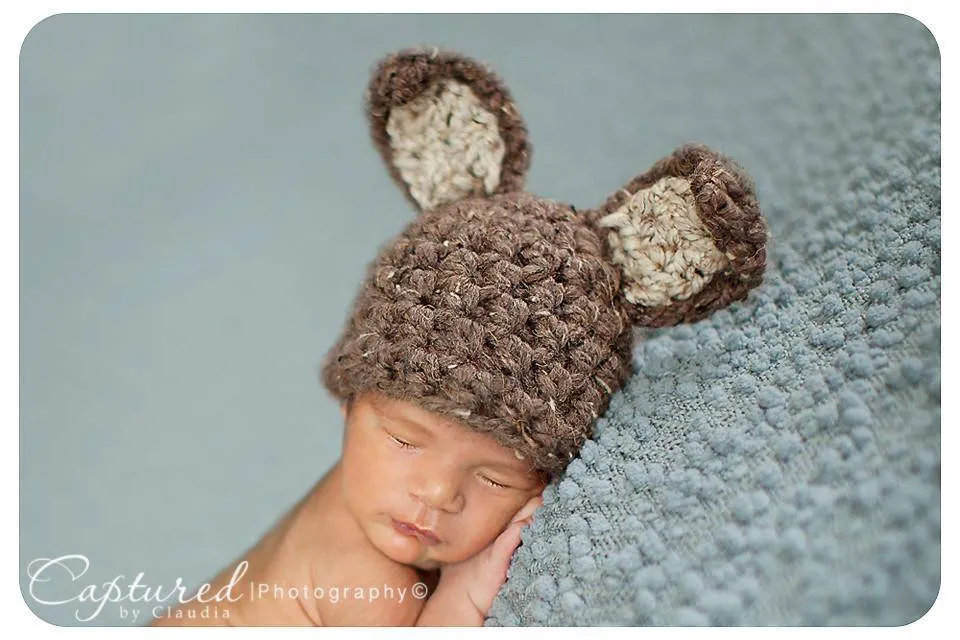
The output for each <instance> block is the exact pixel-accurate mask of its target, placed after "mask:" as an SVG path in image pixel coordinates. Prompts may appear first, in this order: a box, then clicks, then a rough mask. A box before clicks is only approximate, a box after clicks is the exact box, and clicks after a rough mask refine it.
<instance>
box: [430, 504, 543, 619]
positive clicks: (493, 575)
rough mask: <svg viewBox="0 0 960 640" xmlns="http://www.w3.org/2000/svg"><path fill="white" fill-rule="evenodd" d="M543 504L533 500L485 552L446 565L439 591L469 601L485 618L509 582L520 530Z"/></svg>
mask: <svg viewBox="0 0 960 640" xmlns="http://www.w3.org/2000/svg"><path fill="white" fill-rule="evenodd" d="M541 504H543V498H542V497H540V496H536V497H535V498H532V499H531V500H530V501H529V502H527V504H526V505H524V507H523V508H522V509H520V511H518V512H517V514H516V515H515V516H514V517H513V519H512V520H511V522H510V525H509V526H507V528H506V529H504V531H503V533H501V534H500V535H499V536H498V537H497V539H496V540H494V541H493V542H492V543H490V545H489V546H488V547H487V548H486V549H484V550H483V551H481V552H480V553H478V554H477V555H475V556H473V557H471V558H469V559H467V560H464V561H463V562H460V563H458V564H452V565H445V566H444V567H443V568H442V569H441V570H440V583H439V584H438V585H437V591H438V592H441V591H443V592H444V593H445V594H446V596H447V597H450V596H451V595H456V596H458V597H459V596H462V597H464V598H466V599H467V600H468V601H469V604H471V605H472V606H473V607H475V608H476V610H477V613H479V615H480V616H481V618H483V617H486V615H487V612H488V611H489V610H490V606H491V605H492V604H493V599H494V598H495V597H496V596H497V593H498V592H499V591H500V587H501V586H502V585H503V582H504V580H506V579H507V567H509V565H510V558H511V557H512V556H513V552H514V551H515V550H516V548H517V547H518V546H519V545H520V531H521V530H522V529H523V527H524V526H526V525H528V524H530V522H532V521H533V512H534V511H536V509H537V507H539V506H540V505H541ZM465 604H466V603H465Z"/></svg>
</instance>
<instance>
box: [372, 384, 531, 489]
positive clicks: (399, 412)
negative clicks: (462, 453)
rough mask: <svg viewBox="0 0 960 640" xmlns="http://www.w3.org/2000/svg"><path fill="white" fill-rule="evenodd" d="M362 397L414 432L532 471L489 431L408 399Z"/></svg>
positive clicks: (374, 395) (378, 410)
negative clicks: (424, 407)
mask: <svg viewBox="0 0 960 640" xmlns="http://www.w3.org/2000/svg"><path fill="white" fill-rule="evenodd" d="M362 399H363V401H365V402H368V403H369V405H370V407H371V408H372V409H373V410H374V411H376V412H377V413H378V414H380V415H381V416H383V417H384V418H386V419H388V420H390V421H393V422H396V423H398V424H401V425H403V426H406V427H407V428H409V429H410V430H412V431H414V432H419V433H421V434H423V435H425V436H430V437H434V438H438V439H442V440H447V441H456V442H459V443H463V444H464V445H467V447H468V448H470V449H472V450H474V451H475V453H477V454H479V455H483V456H487V457H491V458H493V459H495V460H496V461H497V462H499V463H501V464H503V465H504V466H509V467H511V468H514V469H516V470H517V471H520V472H524V473H535V472H534V471H533V470H531V469H530V467H529V464H527V462H526V461H525V459H524V458H523V457H522V455H521V454H520V453H519V452H517V451H515V450H514V449H511V448H509V447H506V446H504V445H503V444H501V443H500V442H498V441H497V440H496V439H495V438H494V437H493V436H492V435H490V434H487V433H483V432H481V431H477V430H476V429H472V428H470V427H468V426H466V425H464V424H462V423H460V422H458V421H457V420H455V419H453V418H449V417H447V416H444V415H441V414H438V413H435V412H432V411H427V410H425V409H422V408H421V407H419V406H417V404H416V403H415V402H413V401H410V400H401V399H398V398H392V397H389V396H386V395H383V394H380V393H373V392H371V393H366V394H363V396H362Z"/></svg>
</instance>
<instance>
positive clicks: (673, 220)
mask: <svg viewBox="0 0 960 640" xmlns="http://www.w3.org/2000/svg"><path fill="white" fill-rule="evenodd" d="M599 225H600V226H601V227H604V228H610V229H613V231H611V232H610V234H609V236H608V239H607V242H608V243H609V246H610V249H611V253H612V260H613V262H614V263H615V264H619V265H621V269H622V270H623V274H624V276H625V282H624V286H623V288H624V295H625V297H626V298H627V300H629V301H630V302H632V303H634V304H640V305H644V306H649V307H659V306H664V305H667V304H670V303H671V302H673V301H677V300H685V299H687V298H689V297H690V296H692V295H694V294H695V293H698V292H699V291H700V290H701V289H703V288H704V287H705V286H706V285H707V283H708V282H710V280H711V279H712V278H713V275H714V274H715V273H717V272H718V271H723V270H724V269H726V268H727V266H728V265H729V260H728V259H727V257H726V256H725V255H724V254H723V253H722V252H721V251H720V250H719V249H718V248H717V245H716V244H715V243H714V241H713V237H712V236H711V235H710V232H709V231H708V230H707V228H706V227H705V226H704V225H703V222H701V220H700V216H699V215H698V213H697V207H696V202H695V200H694V197H693V192H692V191H691V190H690V181H689V180H685V179H683V178H675V177H667V178H661V179H660V180H659V181H657V182H656V183H654V184H653V185H651V186H650V187H648V188H646V189H642V190H640V191H637V192H636V193H634V194H632V195H630V196H629V199H628V200H627V202H626V203H624V205H623V206H621V207H620V208H619V209H617V210H616V211H614V212H613V213H610V214H608V215H606V216H604V217H603V218H601V219H600V220H599Z"/></svg>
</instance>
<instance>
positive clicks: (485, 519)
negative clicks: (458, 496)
mask: <svg viewBox="0 0 960 640" xmlns="http://www.w3.org/2000/svg"><path fill="white" fill-rule="evenodd" d="M500 511H501V510H490V509H485V510H484V509H477V510H473V511H471V510H467V512H465V513H463V514H461V519H460V521H459V522H458V523H457V527H456V532H455V535H454V536H453V537H452V538H451V539H450V540H449V544H450V552H451V554H454V555H455V556H456V559H449V560H447V561H448V562H460V561H462V560H466V559H467V558H470V557H472V556H475V555H476V554H478V553H480V552H481V551H483V550H484V549H486V548H487V547H488V546H489V545H490V544H491V543H492V542H493V541H494V540H496V539H497V536H498V535H500V532H501V531H503V530H504V528H506V526H507V524H508V523H509V519H510V517H509V515H504V514H503V513H501V512H500Z"/></svg>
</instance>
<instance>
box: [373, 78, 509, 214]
mask: <svg viewBox="0 0 960 640" xmlns="http://www.w3.org/2000/svg"><path fill="white" fill-rule="evenodd" d="M387 134H388V135H389V136H390V148H391V149H392V150H393V163H394V164H395V165H396V167H397V169H398V170H399V171H400V175H401V176H402V177H403V180H404V182H406V183H407V185H409V187H410V194H411V195H412V196H413V199H414V200H416V202H417V204H419V205H420V207H421V208H422V209H424V210H428V209H433V208H435V207H437V206H439V205H441V204H444V203H446V202H453V201H455V200H460V199H463V198H465V197H468V196H471V195H481V194H489V193H492V192H493V191H494V190H495V189H496V188H497V186H498V185H499V184H500V169H501V166H502V164H503V156H504V153H505V151H506V146H505V145H504V142H503V138H501V137H500V129H499V126H498V125H497V117H496V116H495V115H494V114H492V113H490V112H489V111H487V110H486V109H485V108H484V107H483V105H482V104H481V103H480V100H479V99H478V98H477V96H476V95H475V94H474V93H473V91H472V90H471V89H470V87H468V86H466V85H465V84H461V83H459V82H455V81H453V80H449V79H447V80H440V81H438V82H436V83H434V84H433V85H432V86H431V87H430V88H429V89H428V90H427V91H425V92H424V93H423V94H421V95H420V96H418V97H417V98H416V99H414V100H412V101H411V102H409V103H408V104H406V105H404V106H402V107H397V108H396V109H392V110H391V111H390V115H389V117H388V119H387Z"/></svg>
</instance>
